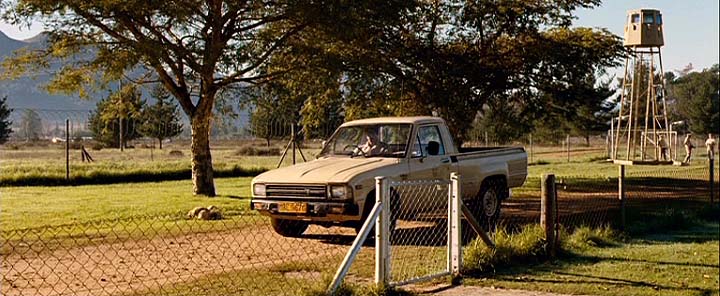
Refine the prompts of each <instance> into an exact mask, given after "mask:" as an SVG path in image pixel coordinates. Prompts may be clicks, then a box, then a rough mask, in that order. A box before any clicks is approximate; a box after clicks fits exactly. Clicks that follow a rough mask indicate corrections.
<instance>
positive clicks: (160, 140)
mask: <svg viewBox="0 0 720 296" xmlns="http://www.w3.org/2000/svg"><path fill="white" fill-rule="evenodd" d="M162 140H163V139H162V138H158V143H160V150H162Z"/></svg>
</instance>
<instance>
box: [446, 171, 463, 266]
mask: <svg viewBox="0 0 720 296" xmlns="http://www.w3.org/2000/svg"><path fill="white" fill-rule="evenodd" d="M460 184H461V179H460V175H459V174H458V173H451V174H450V189H449V194H448V209H449V211H448V214H449V216H448V239H449V243H448V247H449V248H450V249H449V250H448V271H449V272H451V273H452V274H455V275H457V274H460V273H461V272H462V228H461V227H462V226H461V224H460V220H461V219H460V217H461V215H462V211H461V208H460V207H461V204H460V203H461V200H462V198H461V197H462V192H461V191H460V190H461V187H460Z"/></svg>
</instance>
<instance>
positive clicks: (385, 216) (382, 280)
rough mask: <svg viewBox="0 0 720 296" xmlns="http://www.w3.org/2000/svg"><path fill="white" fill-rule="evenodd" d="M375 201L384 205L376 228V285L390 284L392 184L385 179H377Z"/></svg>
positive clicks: (384, 285)
mask: <svg viewBox="0 0 720 296" xmlns="http://www.w3.org/2000/svg"><path fill="white" fill-rule="evenodd" d="M375 200H379V201H380V204H381V205H382V210H381V211H380V215H378V217H377V222H376V224H375V225H376V226H375V284H376V285H378V286H379V287H386V286H387V285H388V283H389V282H390V280H389V279H390V224H391V222H390V211H391V206H390V184H389V182H388V180H387V179H386V178H385V177H376V178H375Z"/></svg>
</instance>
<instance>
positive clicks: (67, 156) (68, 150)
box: [65, 119, 70, 181]
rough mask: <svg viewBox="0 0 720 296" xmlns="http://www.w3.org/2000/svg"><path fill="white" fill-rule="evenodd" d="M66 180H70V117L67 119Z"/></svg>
mask: <svg viewBox="0 0 720 296" xmlns="http://www.w3.org/2000/svg"><path fill="white" fill-rule="evenodd" d="M65 180H66V181H70V119H65Z"/></svg>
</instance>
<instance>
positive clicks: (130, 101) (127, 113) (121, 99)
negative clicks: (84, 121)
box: [89, 86, 145, 148]
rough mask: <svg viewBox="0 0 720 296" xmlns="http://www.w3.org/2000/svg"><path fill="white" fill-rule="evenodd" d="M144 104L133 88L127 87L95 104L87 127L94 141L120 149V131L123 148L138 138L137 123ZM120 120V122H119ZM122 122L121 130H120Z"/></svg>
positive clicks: (138, 93)
mask: <svg viewBox="0 0 720 296" xmlns="http://www.w3.org/2000/svg"><path fill="white" fill-rule="evenodd" d="M144 105H145V102H143V101H142V98H141V95H140V92H138V91H137V89H136V88H135V87H132V86H128V87H125V88H124V89H122V90H120V91H119V92H117V93H113V94H110V95H109V96H108V97H106V98H104V99H102V100H100V101H99V102H98V103H97V109H96V110H95V112H93V113H91V114H90V118H89V125H90V131H91V132H92V133H93V137H94V138H95V140H97V141H99V142H101V143H103V144H105V145H108V146H110V147H115V148H117V147H120V131H121V130H122V131H123V136H122V139H123V140H122V142H123V143H122V144H123V147H125V146H126V145H127V142H128V141H130V140H133V139H136V138H138V137H139V136H140V133H139V131H138V126H139V124H138V122H139V120H140V116H141V110H142V108H143V106H144ZM121 119H122V120H121ZM120 122H122V128H120Z"/></svg>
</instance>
